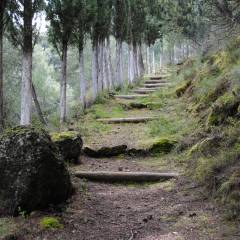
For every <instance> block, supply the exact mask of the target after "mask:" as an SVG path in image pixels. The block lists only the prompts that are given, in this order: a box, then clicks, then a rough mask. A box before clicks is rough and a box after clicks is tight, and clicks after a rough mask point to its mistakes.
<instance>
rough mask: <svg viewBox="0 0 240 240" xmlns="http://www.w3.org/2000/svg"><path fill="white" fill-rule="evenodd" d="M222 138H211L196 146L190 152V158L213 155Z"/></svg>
mask: <svg viewBox="0 0 240 240" xmlns="http://www.w3.org/2000/svg"><path fill="white" fill-rule="evenodd" d="M220 140H221V138H220V137H209V138H206V139H204V140H201V141H200V142H198V143H197V144H195V145H194V146H193V147H192V148H191V149H190V150H189V152H188V156H199V155H204V156H207V155H212V154H213V153H215V152H217V151H218V150H217V149H218V147H219V146H220Z"/></svg>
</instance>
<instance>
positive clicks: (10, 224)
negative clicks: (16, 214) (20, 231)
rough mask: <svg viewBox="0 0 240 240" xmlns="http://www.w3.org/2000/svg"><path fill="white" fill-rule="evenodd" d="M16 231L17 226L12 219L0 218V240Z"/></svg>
mask: <svg viewBox="0 0 240 240" xmlns="http://www.w3.org/2000/svg"><path fill="white" fill-rule="evenodd" d="M16 230H17V225H16V224H15V223H14V221H13V219H9V218H0V238H4V237H6V236H7V235H10V234H14V232H16Z"/></svg>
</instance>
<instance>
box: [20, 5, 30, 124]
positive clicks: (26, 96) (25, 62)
mask: <svg viewBox="0 0 240 240" xmlns="http://www.w3.org/2000/svg"><path fill="white" fill-rule="evenodd" d="M23 21H24V27H23V59H22V90H21V121H20V124H21V125H30V123H31V111H32V51H33V46H32V1H31V0H25V1H24V13H23Z"/></svg>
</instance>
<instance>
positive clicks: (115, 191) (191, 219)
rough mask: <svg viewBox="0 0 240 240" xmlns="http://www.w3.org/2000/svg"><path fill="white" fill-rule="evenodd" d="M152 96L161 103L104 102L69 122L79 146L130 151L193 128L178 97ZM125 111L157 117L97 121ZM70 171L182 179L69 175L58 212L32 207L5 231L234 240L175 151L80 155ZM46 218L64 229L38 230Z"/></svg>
mask: <svg viewBox="0 0 240 240" xmlns="http://www.w3.org/2000/svg"><path fill="white" fill-rule="evenodd" d="M170 90H171V89H169V90H168V89H162V90H159V93H158V97H159V96H161V94H162V91H170ZM153 99H155V97H149V99H147V100H146V101H152V100H153ZM156 99H157V98H156ZM132 101H133V100H132ZM158 101H159V102H160V103H161V104H162V107H161V108H156V109H154V108H151V109H141V110H139V109H138V110H136V109H126V108H125V107H122V106H123V105H122V104H123V102H124V105H126V104H127V102H128V101H121V100H114V99H110V100H109V101H106V102H104V103H99V104H97V105H95V106H93V108H92V109H90V110H89V112H88V114H87V115H86V116H85V117H84V118H83V119H81V121H79V122H78V123H77V124H76V127H77V128H79V129H80V131H82V133H83V137H84V143H85V146H90V147H93V148H100V147H102V146H116V145H121V144H125V145H127V146H128V147H129V148H137V149H140V148H141V149H142V148H146V147H147V146H148V145H149V144H151V142H153V141H154V140H155V139H156V138H157V136H158V135H161V136H164V137H166V136H167V135H171V136H173V135H174V136H175V138H178V136H179V134H180V135H181V134H184V133H185V132H186V131H191V129H192V128H194V127H195V124H196V121H195V120H194V119H190V118H189V117H188V115H187V112H186V111H185V109H186V106H185V105H184V102H180V101H179V100H178V99H174V98H169V99H168V97H165V98H162V99H161V98H158ZM129 116H141V117H142V116H158V117H159V120H157V121H153V122H148V123H140V124H115V125H107V124H103V123H98V122H97V121H96V118H101V117H105V118H108V117H129ZM179 132H180V133H179ZM69 169H70V171H71V172H72V173H74V172H75V171H78V170H81V171H82V170H90V171H98V170H101V171H102V170H104V171H126V172H127V171H147V172H148V171H149V172H155V171H158V172H179V173H180V174H181V177H179V178H178V179H172V180H169V181H164V182H158V183H143V184H136V183H123V184H117V183H115V184H107V183H97V182H90V181H83V180H80V179H77V178H75V177H72V181H73V183H74V186H75V188H76V192H75V194H74V195H73V197H72V198H71V199H70V200H69V202H68V204H67V206H64V207H63V209H62V208H61V211H59V210H60V209H58V210H56V209H52V210H48V211H46V212H35V213H33V214H31V216H29V217H27V218H23V217H18V218H16V219H14V220H11V221H14V223H12V228H16V229H17V232H18V233H19V234H18V235H19V238H17V239H29V240H30V239H34V240H43V239H44V240H55V239H59V240H65V239H66V240H91V239H94V240H133V239H137V240H184V239H187V240H201V239H202V240H208V239H213V240H218V239H219V240H222V239H233V240H234V239H240V233H239V232H240V231H239V230H240V229H239V227H238V226H237V225H236V224H233V223H232V222H228V221H226V220H225V219H224V218H223V215H222V211H221V209H220V208H219V207H218V206H217V205H216V204H215V203H214V202H213V201H210V200H209V198H207V197H206V195H205V194H204V190H203V189H202V188H201V187H198V186H197V185H196V184H195V183H194V182H192V181H191V180H189V179H188V178H187V177H185V174H184V173H185V170H184V169H185V168H184V161H182V159H181V156H179V155H178V154H176V153H171V154H168V155H159V156H152V157H150V156H145V157H144V156H142V157H130V156H122V155H121V156H118V157H112V158H103V159H94V158H90V157H87V156H83V157H82V159H81V165H78V166H69ZM46 216H50V217H57V218H59V220H60V223H61V224H63V227H62V228H57V229H50V230H47V229H42V228H41V227H40V226H39V222H40V221H41V219H42V218H43V217H46ZM13 226H14V227H13ZM9 228H10V227H9ZM0 230H1V221H0ZM11 231H12V230H11ZM0 233H1V231H0ZM0 236H1V235H0Z"/></svg>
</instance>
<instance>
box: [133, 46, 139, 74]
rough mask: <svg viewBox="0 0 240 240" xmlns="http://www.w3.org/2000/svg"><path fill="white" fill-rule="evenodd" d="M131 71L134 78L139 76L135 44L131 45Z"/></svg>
mask: <svg viewBox="0 0 240 240" xmlns="http://www.w3.org/2000/svg"><path fill="white" fill-rule="evenodd" d="M133 71H134V79H136V77H139V75H138V73H139V71H138V57H137V45H136V44H134V45H133Z"/></svg>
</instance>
